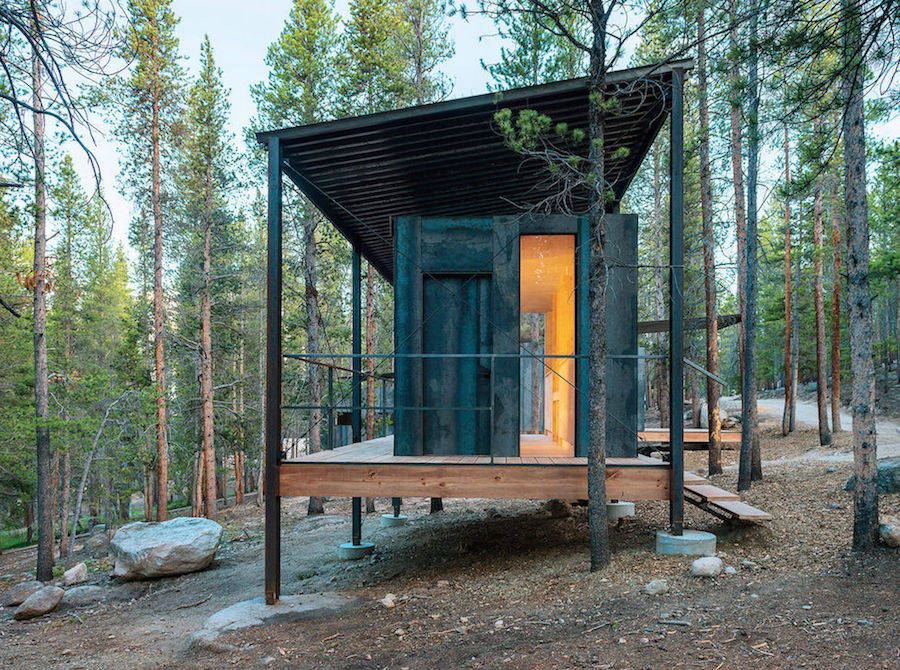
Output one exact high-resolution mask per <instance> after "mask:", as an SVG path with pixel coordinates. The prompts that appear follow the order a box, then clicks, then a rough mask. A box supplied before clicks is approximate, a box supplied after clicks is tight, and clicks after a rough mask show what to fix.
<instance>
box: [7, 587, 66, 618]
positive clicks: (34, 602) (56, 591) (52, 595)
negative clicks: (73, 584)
mask: <svg viewBox="0 0 900 670" xmlns="http://www.w3.org/2000/svg"><path fill="white" fill-rule="evenodd" d="M64 593H65V591H63V590H62V589H61V588H59V587H58V586H44V587H42V588H41V589H39V590H38V591H35V592H34V593H32V594H31V595H30V596H28V597H27V598H26V599H25V602H23V603H22V604H21V605H19V607H18V608H17V609H16V611H15V613H14V614H13V618H14V619H16V620H17V621H23V620H25V619H34V618H35V617H39V616H41V615H43V614H46V613H47V612H52V611H53V610H54V609H56V606H57V605H59V601H60V600H62V597H63V594H64Z"/></svg>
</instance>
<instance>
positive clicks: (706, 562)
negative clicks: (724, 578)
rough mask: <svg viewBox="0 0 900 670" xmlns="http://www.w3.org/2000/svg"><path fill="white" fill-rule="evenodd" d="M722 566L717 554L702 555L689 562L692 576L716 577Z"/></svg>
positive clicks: (719, 573)
mask: <svg viewBox="0 0 900 670" xmlns="http://www.w3.org/2000/svg"><path fill="white" fill-rule="evenodd" d="M724 567H725V564H724V563H722V559H721V558H719V557H718V556H704V557H703V558H698V559H697V560H695V561H694V562H693V563H691V574H692V575H693V576H694V577H718V576H719V575H721V574H722V570H723V568H724Z"/></svg>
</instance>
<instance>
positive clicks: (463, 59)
mask: <svg viewBox="0 0 900 670" xmlns="http://www.w3.org/2000/svg"><path fill="white" fill-rule="evenodd" d="M347 4H348V0H336V9H337V11H338V12H339V13H340V14H342V15H346V13H347ZM470 4H471V3H470ZM290 6H291V0H255V1H254V2H246V0H175V12H176V14H177V15H178V16H179V17H180V23H179V25H178V29H177V34H178V38H179V40H180V48H181V53H182V54H183V55H184V56H185V57H186V61H185V67H186V68H187V70H188V72H189V74H193V73H195V72H196V67H197V59H198V54H199V48H200V43H201V41H202V39H203V36H204V34H208V35H209V37H210V40H211V42H212V46H213V50H214V52H215V57H216V60H217V62H218V65H219V67H220V68H221V69H222V72H223V76H224V81H225V85H226V87H228V88H229V89H230V92H231V130H232V133H233V135H234V138H235V140H236V143H241V142H242V135H243V129H244V127H245V126H246V125H247V123H248V121H249V119H250V118H251V117H252V116H253V113H254V106H253V103H252V101H251V99H250V90H249V89H250V85H251V84H253V83H255V82H258V81H263V80H264V79H265V78H266V75H267V71H266V66H265V55H266V49H267V48H268V46H269V44H271V43H272V42H273V41H274V40H275V39H276V38H277V37H278V34H279V33H280V32H281V28H282V26H283V24H284V21H285V19H286V18H287V15H288V12H289V9H290ZM450 37H451V39H452V41H453V43H454V46H455V55H454V57H453V58H452V59H451V60H450V61H449V62H448V63H446V64H445V66H444V68H443V71H444V73H445V74H446V75H447V76H448V77H449V78H450V80H451V82H452V83H453V92H452V95H451V97H462V96H468V95H476V94H479V93H484V92H485V91H486V90H487V82H488V75H487V73H486V72H485V71H484V70H483V69H482V67H481V61H482V60H484V61H485V62H487V63H493V62H496V61H497V60H499V55H500V45H501V40H500V38H499V37H498V36H497V35H496V29H495V27H494V25H493V23H492V22H491V21H490V20H488V19H486V18H484V17H479V16H474V17H473V16H470V17H469V18H468V20H467V21H463V20H462V19H461V18H460V17H459V16H456V17H452V18H451V19H450ZM626 65H627V58H626V59H623V60H622V65H620V66H619V67H625V66H626ZM94 120H95V121H98V120H99V119H98V118H95V119H94ZM867 131H868V132H871V133H872V134H873V135H874V136H879V137H882V138H886V139H889V140H890V139H894V138H897V137H898V136H900V118H898V117H896V116H895V117H894V118H893V119H892V120H891V121H890V122H888V123H882V124H879V125H878V126H875V127H871V128H868V129H867ZM93 149H94V151H95V153H96V155H97V158H98V160H99V162H100V165H101V169H102V171H103V188H104V193H105V194H106V197H107V201H108V202H109V203H110V206H111V208H112V211H113V217H114V227H113V236H114V238H115V239H116V240H118V241H122V242H125V241H126V240H127V235H128V225H129V222H130V221H131V218H132V215H133V212H132V209H131V204H130V202H129V200H128V199H127V197H125V196H124V195H123V194H122V193H121V188H120V186H121V185H120V182H119V179H118V167H119V158H118V147H117V146H116V144H115V143H114V142H113V141H112V140H111V137H110V136H109V135H107V137H106V138H105V139H104V138H103V137H100V138H99V142H98V145H97V146H96V147H93ZM68 150H69V151H70V152H71V153H72V156H73V159H74V160H75V162H76V167H77V168H78V169H79V172H80V173H81V176H82V179H83V181H84V183H85V185H86V186H89V185H90V184H91V183H92V177H91V173H90V171H89V169H88V166H87V161H86V160H85V158H84V155H83V153H82V152H81V150H80V149H78V148H77V147H76V146H74V145H73V146H71V147H68ZM779 151H780V149H779ZM762 162H763V165H762V166H761V184H760V186H761V189H762V193H761V194H760V199H761V204H763V203H764V200H765V197H766V192H767V191H768V190H769V189H768V187H770V186H771V185H772V184H773V183H776V182H777V181H778V180H779V179H780V170H781V167H780V165H778V163H780V154H779V155H778V156H777V157H776V156H775V155H774V154H772V153H770V152H769V151H765V152H764V154H763V161H762ZM776 166H777V167H776ZM767 178H768V179H767ZM767 180H768V181H769V182H770V183H769V184H766V183H765V182H766V181H767ZM721 204H723V205H726V203H724V202H723V203H721Z"/></svg>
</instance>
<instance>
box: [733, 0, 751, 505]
mask: <svg viewBox="0 0 900 670" xmlns="http://www.w3.org/2000/svg"><path fill="white" fill-rule="evenodd" d="M729 9H730V14H731V21H732V26H731V29H730V31H729V42H730V48H731V50H732V51H733V52H734V53H737V52H738V50H739V48H740V44H739V42H738V33H737V8H736V2H735V0H730V3H729ZM728 79H729V82H728V83H729V104H730V109H731V115H730V129H731V179H732V186H733V189H734V223H735V231H736V236H737V266H738V281H737V292H738V312H739V313H740V315H741V323H740V326H739V327H738V367H739V368H740V372H741V380H742V383H741V393H742V395H741V415H742V417H743V416H744V415H745V414H746V413H747V412H746V410H747V406H748V405H749V403H750V398H747V397H745V396H744V393H746V389H745V388H744V383H743V380H744V379H745V372H744V367H745V365H744V364H745V334H744V333H745V331H746V329H747V292H746V286H747V209H746V199H745V198H746V196H745V194H744V166H743V162H742V161H743V128H742V118H741V117H742V110H741V96H742V95H743V89H742V86H741V73H740V70H739V68H738V61H737V58H736V56H731V58H730V63H729V66H728ZM742 432H743V426H742ZM752 456H753V442H752V440H748V439H746V438H745V437H744V436H743V435H742V437H741V451H740V457H739V466H738V490H743V489H746V488H749V487H750V481H751V480H750V470H751V463H752Z"/></svg>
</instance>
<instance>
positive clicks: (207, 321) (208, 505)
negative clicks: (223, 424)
mask: <svg viewBox="0 0 900 670" xmlns="http://www.w3.org/2000/svg"><path fill="white" fill-rule="evenodd" d="M206 200H207V202H206V212H205V216H204V221H203V275H202V277H201V289H200V290H201V294H200V405H201V412H202V421H203V425H202V430H203V443H202V445H201V452H202V457H203V468H202V471H203V474H204V479H203V498H204V500H203V502H204V513H205V515H206V517H207V518H209V519H212V518H215V516H216V512H217V509H216V506H217V502H216V501H217V498H218V495H217V491H216V447H215V413H214V410H213V361H212V314H211V311H212V310H211V306H210V302H211V296H210V291H211V284H212V208H211V202H210V200H209V192H208V191H207V198H206Z"/></svg>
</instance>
